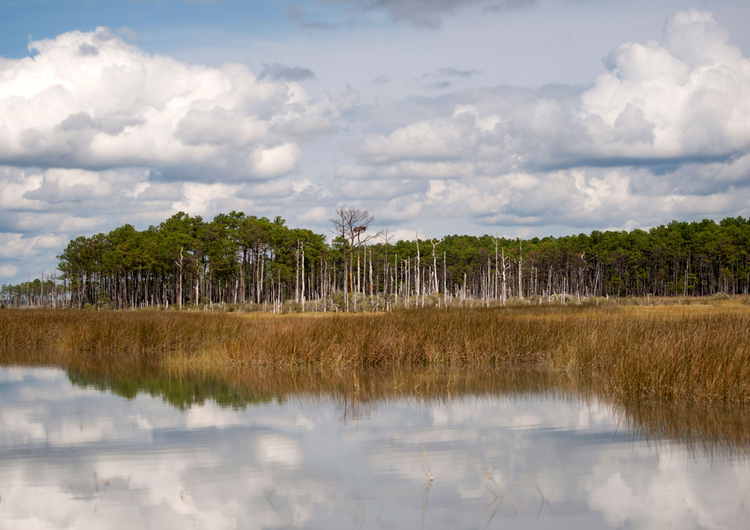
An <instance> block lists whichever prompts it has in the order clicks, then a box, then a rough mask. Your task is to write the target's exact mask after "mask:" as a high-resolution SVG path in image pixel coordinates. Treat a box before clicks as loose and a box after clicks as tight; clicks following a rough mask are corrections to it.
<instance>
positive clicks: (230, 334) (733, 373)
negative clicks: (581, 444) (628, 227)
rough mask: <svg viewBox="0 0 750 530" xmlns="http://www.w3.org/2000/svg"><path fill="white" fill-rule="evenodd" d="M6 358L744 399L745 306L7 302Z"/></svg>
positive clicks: (1, 350) (748, 356) (0, 322)
mask: <svg viewBox="0 0 750 530" xmlns="http://www.w3.org/2000/svg"><path fill="white" fill-rule="evenodd" d="M0 358H1V359H2V363H3V364H12V363H20V364H52V365H57V366H64V367H74V368H81V369H86V370H90V369H93V368H96V367H101V366H109V367H115V368H116V369H118V370H123V371H125V370H129V369H132V368H133V367H138V366H142V365H159V366H172V367H175V368H176V369H177V368H180V367H182V369H187V368H191V367H193V368H200V367H204V368H206V367H211V366H223V367H277V368H280V367H286V368H289V367H300V366H303V367H313V368H316V369H342V368H346V369H361V368H365V367H381V368H389V369H395V368H404V367H407V368H408V367H417V366H419V367H424V366H433V367H451V366H454V367H455V366H466V365H493V366H499V365H502V366H515V367H518V366H523V367H544V368H547V369H551V370H553V371H559V372H569V373H586V374H594V375H596V376H597V377H599V378H602V380H604V381H606V384H607V385H608V388H609V393H611V394H612V395H620V396H622V397H623V398H634V397H635V398H639V399H642V398H644V397H649V398H656V399H670V400H675V399H690V400H695V399H699V400H708V401H722V402H736V401H742V402H747V401H749V400H750V308H749V307H747V306H744V305H719V306H695V305H690V306H658V307H618V306H615V307H613V306H605V307H597V306H587V307H584V306H578V307H567V306H547V307H544V306H542V307H534V306H531V307H514V308H508V309H502V308H496V309H448V310H446V309H442V310H437V309H436V310H418V311H400V312H394V313H378V314H373V313H369V314H356V315H352V314H350V315H332V314H327V315H321V314H317V315H288V316H278V315H277V316H273V315H256V316H247V315H234V314H211V313H197V312H196V313H189V312H182V313H179V312H156V311H153V312H93V311H92V312H89V311H72V310H58V311H52V310H48V311H43V310H38V311H29V310H27V311H23V310H21V311H18V310H2V311H0Z"/></svg>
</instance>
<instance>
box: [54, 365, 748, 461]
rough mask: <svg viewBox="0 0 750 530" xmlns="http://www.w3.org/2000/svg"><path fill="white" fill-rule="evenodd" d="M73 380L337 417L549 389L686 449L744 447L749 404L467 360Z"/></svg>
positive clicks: (637, 432) (184, 405) (178, 398)
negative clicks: (641, 395)
mask: <svg viewBox="0 0 750 530" xmlns="http://www.w3.org/2000/svg"><path fill="white" fill-rule="evenodd" d="M67 373H68V377H69V378H70V381H71V382H72V383H73V384H74V385H77V386H82V387H91V388H96V389H99V390H102V391H109V392H113V393H115V394H117V395H118V396H122V397H125V398H128V399H132V398H134V397H135V396H136V395H137V394H138V393H148V394H150V395H151V396H154V397H157V396H161V397H162V398H163V399H164V400H165V401H166V402H168V403H170V404H171V405H172V406H174V407H177V408H179V409H180V410H186V409H189V408H190V407H191V406H193V405H196V404H198V405H202V404H204V403H205V402H206V401H207V400H210V401H212V402H214V403H216V404H217V405H219V406H221V407H231V408H234V409H241V408H245V407H247V406H248V405H255V404H260V403H269V402H270V401H272V400H277V401H280V402H285V401H288V400H290V399H291V400H295V401H305V400H307V401H310V400H312V401H317V400H320V399H326V400H332V401H334V402H336V403H337V404H338V406H339V408H340V409H341V410H342V414H343V418H344V419H353V420H356V419H358V418H360V417H369V414H370V410H371V409H372V408H376V407H377V406H378V405H379V404H380V405H382V404H383V403H391V402H394V401H399V400H408V401H410V402H412V403H419V404H425V405H427V406H429V405H430V404H434V403H441V404H447V403H450V402H451V401H452V400H455V399H456V398H460V397H464V396H472V397H477V398H483V399H498V398H506V399H507V398H518V397H519V396H535V397H550V398H554V399H558V400H567V401H573V402H577V403H580V404H587V403H590V402H592V401H596V402H597V403H606V404H608V405H610V406H611V413H612V415H613V418H614V420H615V422H616V424H617V425H618V429H620V430H622V431H623V432H626V433H628V434H629V435H631V436H635V437H637V438H642V439H647V440H650V441H652V442H660V441H662V440H665V439H666V440H670V441H677V442H679V443H680V444H681V445H682V446H684V447H685V448H686V449H688V450H691V451H692V450H696V449H701V450H702V451H705V452H709V453H713V452H715V451H719V452H720V453H722V454H724V455H726V454H737V455H741V454H746V453H747V452H748V450H750V411H748V409H747V408H746V407H742V406H736V405H727V404H719V405H717V404H713V403H710V402H705V401H703V402H701V401H661V400H638V399H623V397H622V396H621V395H617V394H613V393H612V392H610V391H609V389H608V386H609V385H607V384H606V383H603V382H601V381H600V380H597V379H596V378H592V377H584V376H575V375H573V374H568V373H561V372H553V371H549V370H532V369H512V370H508V369H498V368H496V367H474V368H453V369H440V368H435V367H430V368H423V369H415V368H410V369H398V370H383V369H371V370H356V371H349V370H314V369H310V370H306V369H298V370H289V369H283V370H269V369H221V368H212V369H210V370H207V371H194V370H191V371H187V372H186V371H183V370H180V371H179V372H177V373H175V372H169V371H167V370H164V369H157V368H151V369H148V368H147V369H143V370H141V371H140V372H138V373H137V374H134V373H132V372H128V373H127V374H122V373H118V372H112V371H111V370H109V371H104V372H98V373H93V374H92V373H88V374H84V373H83V372H81V371H77V370H68V372H67Z"/></svg>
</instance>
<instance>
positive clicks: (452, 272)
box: [0, 208, 750, 312]
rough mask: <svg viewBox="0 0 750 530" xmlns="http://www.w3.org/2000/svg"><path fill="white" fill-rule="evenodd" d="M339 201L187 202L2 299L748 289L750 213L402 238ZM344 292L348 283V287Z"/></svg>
mask: <svg viewBox="0 0 750 530" xmlns="http://www.w3.org/2000/svg"><path fill="white" fill-rule="evenodd" d="M373 221H374V218H373V217H372V216H370V215H368V212H366V211H362V210H359V209H356V208H339V209H337V210H336V214H335V217H334V218H333V219H331V225H330V226H331V230H330V233H329V234H317V233H314V232H313V231H311V230H307V229H304V228H290V227H288V226H287V225H286V222H285V220H284V219H282V218H281V217H276V218H274V219H273V220H269V219H267V218H265V217H256V216H252V215H246V214H244V213H242V212H231V213H229V214H220V215H217V216H216V217H215V218H214V219H213V220H211V221H207V220H204V219H203V218H201V217H200V216H194V217H191V216H189V215H187V214H185V213H182V212H180V213H177V214H175V215H173V216H172V217H170V218H169V219H167V220H165V221H164V222H162V223H161V224H159V225H158V226H150V227H149V228H147V229H146V230H143V231H139V230H136V229H135V228H134V227H133V226H131V225H129V224H126V225H124V226H121V227H119V228H116V229H115V230H112V231H111V232H109V233H99V234H96V235H93V236H90V237H86V236H80V237H77V238H75V239H73V240H72V241H70V243H69V244H68V246H67V247H66V248H65V249H64V250H63V251H62V253H61V254H60V255H59V256H58V259H59V265H58V271H55V273H51V274H46V275H42V277H41V278H38V279H36V280H33V281H29V282H24V283H22V284H19V285H3V286H2V289H1V290H0V303H2V306H3V307H28V306H42V307H73V308H96V309H135V308H150V307H154V308H167V309H171V308H179V309H183V308H186V307H187V308H201V309H210V308H215V307H216V306H217V305H218V306H219V307H220V308H223V309H229V310H234V309H240V310H266V311H274V312H289V311H361V310H377V311H380V310H388V309H391V308H396V307H416V306H421V307H424V306H434V305H441V304H445V305H451V304H456V303H459V302H466V301H469V300H472V301H480V302H481V303H483V304H486V305H490V304H501V303H506V301H507V300H509V299H513V300H516V301H517V300H521V299H533V300H539V301H542V300H544V301H552V300H555V301H559V300H562V301H563V302H564V301H565V298H566V297H575V298H576V299H580V298H582V297H641V296H660V297H670V296H715V295H717V294H718V293H725V294H726V295H737V294H748V289H749V287H750V220H747V219H743V218H742V217H736V218H732V217H728V218H726V219H724V220H722V221H720V222H718V223H717V222H715V221H712V220H703V221H700V222H678V221H672V222H671V223H669V224H667V225H662V226H658V227H655V228H651V229H650V230H648V231H645V230H632V231H630V232H628V231H619V232H618V231H604V232H602V231H593V232H591V233H590V234H580V235H571V236H565V237H544V238H537V237H534V238H529V239H520V238H515V239H514V238H505V237H493V236H490V235H484V236H481V237H475V236H466V235H453V236H446V237H443V238H440V239H437V238H430V237H428V238H425V237H424V234H418V233H416V234H415V235H414V239H413V240H410V241H404V240H400V241H395V240H394V239H393V237H392V235H389V234H388V232H387V230H383V231H382V232H377V233H375V231H374V230H372V226H373ZM344 293H348V294H347V296H344Z"/></svg>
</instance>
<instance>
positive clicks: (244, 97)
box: [0, 28, 357, 180]
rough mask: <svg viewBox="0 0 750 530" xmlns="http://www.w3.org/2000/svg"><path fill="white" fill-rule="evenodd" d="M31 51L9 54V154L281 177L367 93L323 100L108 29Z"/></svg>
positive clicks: (76, 163) (0, 94)
mask: <svg viewBox="0 0 750 530" xmlns="http://www.w3.org/2000/svg"><path fill="white" fill-rule="evenodd" d="M29 48H30V50H32V51H35V52H37V53H36V55H35V56H34V57H27V58H23V59H18V60H15V59H1V60H0V113H2V115H3V123H2V125H0V163H5V164H10V165H36V166H38V165H45V166H48V167H78V168H93V167H117V166H146V167H152V168H161V169H163V170H165V171H166V173H167V174H169V173H174V172H176V171H181V172H182V173H183V174H184V175H183V178H185V177H186V176H187V177H189V176H191V175H192V176H193V177H195V176H196V175H197V174H198V173H197V171H202V173H200V175H201V177H200V178H203V179H205V178H207V177H206V174H208V173H211V174H212V175H213V176H212V177H211V178H213V179H223V180H231V179H246V178H269V177H273V176H276V175H279V174H281V173H286V172H288V171H290V170H292V169H293V168H294V167H295V164H296V161H297V153H298V147H297V142H299V141H300V140H301V139H304V137H305V136H306V135H310V134H320V133H322V132H325V131H327V130H329V129H330V128H331V127H332V126H333V125H335V123H336V121H337V120H338V119H339V118H340V115H341V112H343V111H344V110H346V109H348V108H351V106H352V105H354V104H355V103H356V101H357V95H356V93H355V92H353V91H351V90H350V91H348V92H347V93H345V94H344V95H343V96H342V97H341V98H339V99H335V100H334V99H331V98H330V97H329V96H328V95H326V94H324V95H322V96H321V97H320V98H318V99H314V98H312V97H310V96H309V95H308V94H307V93H306V92H305V90H304V89H303V88H302V87H301V86H300V85H299V84H298V83H294V82H288V83H285V82H280V81H274V80H272V79H271V78H266V79H263V80H259V79H257V78H256V77H255V76H254V75H253V74H252V73H251V71H250V70H249V68H248V67H246V66H244V65H239V64H232V63H228V64H225V65H223V66H222V67H221V68H208V67H204V66H198V65H191V64H186V63H182V62H180V61H177V60H175V59H173V58H170V57H165V56H160V55H149V54H147V53H145V52H144V51H143V50H141V49H140V48H138V47H136V46H134V45H131V44H128V43H126V42H125V41H124V40H122V39H121V38H120V37H118V36H116V35H115V34H113V33H111V32H110V31H109V30H108V29H106V28H97V29H96V31H94V32H89V33H83V32H79V31H73V32H69V33H64V34H62V35H59V36H58V37H56V38H54V39H44V40H40V41H34V42H31V43H30V44H29ZM248 151H249V152H253V155H252V157H251V159H250V160H249V161H247V160H246V153H247V152H248Z"/></svg>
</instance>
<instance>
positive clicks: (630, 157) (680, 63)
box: [335, 9, 750, 227]
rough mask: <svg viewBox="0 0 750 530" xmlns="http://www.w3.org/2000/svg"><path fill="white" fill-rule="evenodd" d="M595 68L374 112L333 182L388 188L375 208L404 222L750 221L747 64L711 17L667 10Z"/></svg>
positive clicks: (615, 223)
mask: <svg viewBox="0 0 750 530" xmlns="http://www.w3.org/2000/svg"><path fill="white" fill-rule="evenodd" d="M604 63H605V66H606V71H605V72H604V73H603V74H601V75H599V76H598V77H597V78H595V79H594V80H593V83H592V84H591V86H590V87H588V88H586V89H578V90H575V89H572V88H571V87H568V88H566V87H543V88H542V89H539V90H529V89H516V88H511V87H502V86H501V87H497V88H494V89H489V90H477V91H472V92H465V93H463V94H458V95H456V94H454V95H451V96H449V97H440V98H434V99H422V100H420V101H415V100H410V101H409V102H408V103H410V104H411V105H412V106H413V107H416V110H412V111H411V113H410V114H409V115H408V117H406V118H405V117H403V113H402V112H401V111H402V108H401V107H399V106H398V105H394V106H391V107H390V108H389V107H386V106H384V107H382V108H379V109H378V110H377V112H378V114H380V115H383V114H388V113H391V114H393V116H394V118H379V117H377V116H376V115H375V113H373V116H375V117H374V119H373V122H372V124H371V130H373V129H374V130H373V132H371V133H369V134H367V135H366V136H365V137H364V138H363V139H362V140H361V141H360V142H358V143H357V144H356V146H355V147H353V148H352V150H351V154H352V156H353V157H354V159H355V160H356V161H355V162H349V163H347V164H343V165H341V166H340V167H339V169H338V170H337V171H336V173H335V177H336V178H339V179H342V180H347V181H351V182H354V181H362V180H366V181H367V184H366V186H360V187H359V189H361V190H362V193H366V191H367V190H368V189H373V190H378V189H381V188H385V189H382V190H381V191H380V193H382V196H383V197H386V198H391V199H390V201H391V202H389V203H388V206H387V207H386V208H384V210H386V211H388V212H389V214H391V213H392V214H393V215H394V216H401V217H402V218H403V215H404V212H412V215H414V216H417V215H418V216H425V215H432V216H438V212H440V213H439V216H445V215H452V216H457V217H461V216H468V217H469V218H472V219H474V220H475V221H476V222H480V223H482V224H490V225H492V224H496V225H509V224H511V225H513V224H516V225H550V224H557V225H564V226H589V227H601V226H624V225H628V224H629V223H633V222H636V223H642V224H643V225H646V226H648V224H647V223H653V224H657V223H660V222H664V221H665V220H669V219H671V218H695V217H699V216H710V217H720V216H724V215H730V214H731V215H737V214H744V215H747V213H748V211H750V201H749V199H750V189H748V187H749V186H750V165H749V164H748V155H747V154H746V153H747V152H748V149H749V148H750V106H748V104H747V102H748V101H750V60H748V59H747V58H745V57H743V56H742V54H741V53H740V51H739V49H738V48H737V47H735V46H733V45H730V44H729V43H728V36H727V33H726V31H725V30H724V29H723V28H722V27H721V26H720V25H719V24H718V23H717V22H716V21H715V20H714V19H713V17H712V15H711V14H710V13H705V12H700V11H697V10H695V9H690V10H688V11H683V12H678V13H675V14H674V15H672V16H671V17H670V18H669V19H668V20H667V22H666V24H665V26H664V31H663V35H662V39H661V41H660V42H648V43H645V44H639V43H627V44H623V45H621V46H619V47H617V48H616V49H615V50H613V51H612V52H611V53H610V54H609V55H608V56H607V57H606V58H605V60H604ZM446 70H447V69H446ZM438 73H439V72H438ZM459 74H460V72H459ZM459 74H456V73H455V72H446V73H445V77H448V76H455V75H459ZM466 75H468V72H467V73H466ZM436 88H440V87H436ZM415 117H416V118H417V119H413V118H415ZM410 118H411V119H410ZM378 120H379V121H378ZM389 120H390V121H389ZM393 123H396V125H395V127H394V126H393ZM378 128H380V129H381V130H380V131H377V129H378ZM420 180H421V181H423V182H428V183H429V186H428V191H425V187H424V186H420V185H418V184H416V182H417V181H420ZM378 182H383V183H384V184H378ZM341 189H343V190H346V189H347V187H346V186H342V188H341ZM386 190H389V191H386Z"/></svg>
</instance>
